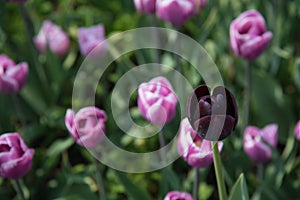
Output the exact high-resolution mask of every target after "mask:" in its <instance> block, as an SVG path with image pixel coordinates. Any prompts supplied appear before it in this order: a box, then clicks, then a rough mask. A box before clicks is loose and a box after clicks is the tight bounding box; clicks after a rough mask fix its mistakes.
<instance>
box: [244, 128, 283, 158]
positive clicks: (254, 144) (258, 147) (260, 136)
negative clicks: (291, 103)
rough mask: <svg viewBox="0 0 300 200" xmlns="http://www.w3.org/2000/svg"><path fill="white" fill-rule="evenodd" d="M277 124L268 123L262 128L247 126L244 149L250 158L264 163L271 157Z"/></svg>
mask: <svg viewBox="0 0 300 200" xmlns="http://www.w3.org/2000/svg"><path fill="white" fill-rule="evenodd" d="M277 132H278V125H277V124H270V125H268V126H266V127H265V128H263V129H259V128H257V127H255V126H248V127H247V128H246V130H245V133H244V150H245V152H246V154H247V155H248V156H249V157H250V159H251V160H252V161H253V162H255V163H257V164H261V163H265V162H267V161H268V160H270V158H271V157H272V149H271V147H273V148H276V146H277V135H278V133H277Z"/></svg>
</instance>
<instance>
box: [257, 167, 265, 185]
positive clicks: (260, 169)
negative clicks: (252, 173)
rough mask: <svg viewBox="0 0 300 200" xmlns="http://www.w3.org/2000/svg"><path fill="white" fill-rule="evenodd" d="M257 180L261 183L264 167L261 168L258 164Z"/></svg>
mask: <svg viewBox="0 0 300 200" xmlns="http://www.w3.org/2000/svg"><path fill="white" fill-rule="evenodd" d="M257 178H258V180H259V181H260V182H262V181H263V178H264V166H263V164H258V165H257Z"/></svg>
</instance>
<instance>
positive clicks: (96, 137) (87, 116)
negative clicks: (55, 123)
mask: <svg viewBox="0 0 300 200" xmlns="http://www.w3.org/2000/svg"><path fill="white" fill-rule="evenodd" d="M106 120H107V116H106V113H105V112H104V111H103V110H100V109H98V108H96V107H85V108H82V109H80V110H79V111H78V112H77V113H76V114H75V112H74V111H73V110H71V109H68V110H67V113H66V116H65V124H66V127H67V129H68V131H69V132H70V135H71V137H72V138H73V139H74V140H75V141H76V142H77V143H78V144H79V145H81V146H85V147H87V148H95V147H96V146H97V145H98V144H99V143H100V142H101V141H102V140H103V138H104V134H105V121H106Z"/></svg>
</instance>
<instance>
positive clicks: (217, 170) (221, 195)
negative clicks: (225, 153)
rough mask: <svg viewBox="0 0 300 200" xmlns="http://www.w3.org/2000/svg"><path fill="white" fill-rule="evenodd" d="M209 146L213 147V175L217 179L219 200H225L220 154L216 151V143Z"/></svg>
mask: <svg viewBox="0 0 300 200" xmlns="http://www.w3.org/2000/svg"><path fill="white" fill-rule="evenodd" d="M211 145H212V147H213V155H214V166H215V173H216V178H217V185H218V192H219V199H220V200H227V194H226V187H225V181H224V176H223V169H222V162H221V157H220V152H219V149H218V143H217V142H212V143H211Z"/></svg>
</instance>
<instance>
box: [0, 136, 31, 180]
mask: <svg viewBox="0 0 300 200" xmlns="http://www.w3.org/2000/svg"><path fill="white" fill-rule="evenodd" d="M33 155H34V150H33V149H29V148H28V147H27V146H26V144H25V143H24V141H23V139H22V138H21V136H20V135H19V134H18V133H6V134H3V135H1V136H0V176H1V177H3V178H10V179H19V178H21V177H22V176H24V175H25V174H27V173H28V172H29V170H30V169H31V166H32V158H33Z"/></svg>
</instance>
